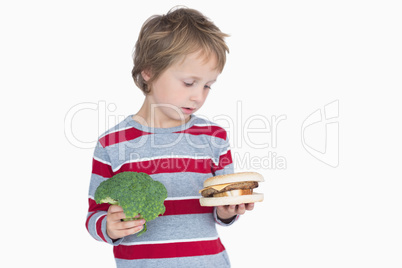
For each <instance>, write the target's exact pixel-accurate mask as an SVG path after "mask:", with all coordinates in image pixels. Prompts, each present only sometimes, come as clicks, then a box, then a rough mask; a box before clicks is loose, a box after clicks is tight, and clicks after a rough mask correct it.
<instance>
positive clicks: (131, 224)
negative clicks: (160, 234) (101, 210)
mask: <svg viewBox="0 0 402 268" xmlns="http://www.w3.org/2000/svg"><path fill="white" fill-rule="evenodd" d="M144 224H145V220H144V219H140V220H132V221H122V222H120V223H118V224H117V226H116V227H117V230H127V229H133V228H137V229H138V227H141V226H143V225H144Z"/></svg>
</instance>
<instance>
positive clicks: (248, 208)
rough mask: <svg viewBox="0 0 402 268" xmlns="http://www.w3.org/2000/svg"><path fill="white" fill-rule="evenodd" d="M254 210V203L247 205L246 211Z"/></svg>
mask: <svg viewBox="0 0 402 268" xmlns="http://www.w3.org/2000/svg"><path fill="white" fill-rule="evenodd" d="M253 209H254V203H248V204H246V210H253Z"/></svg>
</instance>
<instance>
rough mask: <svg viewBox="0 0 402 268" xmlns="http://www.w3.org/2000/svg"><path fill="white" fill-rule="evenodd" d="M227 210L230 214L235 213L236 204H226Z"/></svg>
mask: <svg viewBox="0 0 402 268" xmlns="http://www.w3.org/2000/svg"><path fill="white" fill-rule="evenodd" d="M227 211H228V212H229V213H230V214H233V215H234V214H236V205H229V206H228V208H227Z"/></svg>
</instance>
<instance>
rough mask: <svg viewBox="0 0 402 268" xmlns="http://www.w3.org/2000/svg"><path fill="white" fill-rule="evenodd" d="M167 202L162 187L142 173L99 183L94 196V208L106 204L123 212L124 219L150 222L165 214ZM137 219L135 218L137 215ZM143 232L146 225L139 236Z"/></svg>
mask: <svg viewBox="0 0 402 268" xmlns="http://www.w3.org/2000/svg"><path fill="white" fill-rule="evenodd" d="M166 198H167V190H166V188H165V186H164V185H163V184H162V183H161V182H159V181H154V180H153V179H152V178H151V177H150V176H149V175H148V174H145V173H142V172H139V173H137V172H131V171H127V172H122V173H119V174H116V175H114V176H113V177H112V178H110V179H108V180H106V181H103V182H101V184H100V185H99V187H98V188H97V189H96V192H95V202H96V203H97V204H102V203H109V204H112V205H119V206H121V207H122V208H123V211H124V214H126V219H124V220H135V219H136V220H138V219H141V218H142V219H145V221H151V220H153V219H155V218H156V217H158V216H159V215H160V214H163V213H165V209H166V208H165V205H164V203H163V202H164V200H165V199H166ZM138 214H139V215H140V217H139V218H135V219H134V217H136V216H137V215H138ZM146 229H147V226H146V223H145V225H144V228H143V230H142V231H141V232H139V233H138V234H137V236H140V235H141V234H143V233H145V231H146Z"/></svg>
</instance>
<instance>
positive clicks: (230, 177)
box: [204, 172, 264, 188]
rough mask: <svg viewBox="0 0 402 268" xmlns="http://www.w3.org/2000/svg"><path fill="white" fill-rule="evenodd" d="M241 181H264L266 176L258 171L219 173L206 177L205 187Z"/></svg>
mask: <svg viewBox="0 0 402 268" xmlns="http://www.w3.org/2000/svg"><path fill="white" fill-rule="evenodd" d="M241 181H264V177H263V176H262V175H261V174H260V173H257V172H238V173H233V174H225V175H218V176H214V177H211V178H208V179H206V180H205V181H204V188H205V187H208V186H213V185H218V184H224V183H233V182H241Z"/></svg>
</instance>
